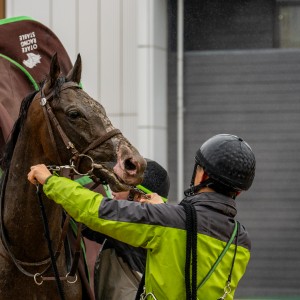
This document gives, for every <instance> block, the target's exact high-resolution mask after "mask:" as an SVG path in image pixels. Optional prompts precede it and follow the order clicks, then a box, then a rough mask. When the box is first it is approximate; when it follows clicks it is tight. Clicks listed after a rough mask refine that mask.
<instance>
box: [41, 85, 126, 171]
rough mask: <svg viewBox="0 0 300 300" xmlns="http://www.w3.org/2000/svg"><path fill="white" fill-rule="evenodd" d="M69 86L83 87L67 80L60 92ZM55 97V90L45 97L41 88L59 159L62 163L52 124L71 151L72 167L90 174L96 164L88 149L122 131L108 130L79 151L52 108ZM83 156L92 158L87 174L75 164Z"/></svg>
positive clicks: (43, 105)
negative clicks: (51, 101)
mask: <svg viewBox="0 0 300 300" xmlns="http://www.w3.org/2000/svg"><path fill="white" fill-rule="evenodd" d="M69 88H73V89H81V87H80V86H79V85H78V84H77V83H75V82H65V83H64V84H63V85H62V86H61V88H60V92H61V91H63V90H66V89H69ZM53 97H54V91H51V92H50V93H49V94H48V95H47V96H46V97H45V95H44V89H43V88H41V98H40V105H41V106H42V108H43V112H44V115H45V119H46V122H47V127H48V132H49V135H50V139H51V142H52V144H53V147H54V149H55V152H56V156H57V158H58V160H59V164H60V165H62V162H61V158H60V155H59V153H58V150H57V145H56V142H55V139H54V135H53V130H52V126H51V124H52V125H53V126H54V127H55V128H56V129H57V131H58V133H59V135H60V137H61V139H62V141H63V142H64V144H65V146H66V148H67V149H68V150H70V151H71V154H72V157H71V160H70V165H71V166H70V167H71V168H72V169H73V170H74V171H75V172H76V173H77V174H78V175H90V174H91V173H92V172H93V170H94V165H95V164H94V161H93V159H92V158H91V157H90V156H88V155H86V153H87V152H88V151H90V150H92V149H95V148H96V147H98V146H100V145H101V144H103V143H105V142H106V141H107V140H109V139H111V138H112V137H114V136H116V135H118V134H121V131H120V130H119V129H113V130H111V131H108V132H106V133H105V134H104V135H103V136H101V137H99V138H98V139H96V140H95V141H93V142H92V143H91V144H90V145H89V146H88V147H87V148H86V149H85V150H84V151H82V153H79V151H78V150H77V149H76V148H75V146H74V144H73V143H72V142H71V140H70V139H69V138H68V136H67V135H66V133H65V132H64V130H63V129H62V127H61V126H60V124H59V122H58V120H57V118H56V116H55V114H54V113H53V110H52V108H51V106H50V104H49V100H51V99H52V98H53ZM82 157H87V158H89V159H90V160H91V169H90V170H89V171H88V172H87V173H85V174H82V173H80V172H79V171H78V170H77V169H76V167H75V165H74V162H76V163H77V166H78V165H79V160H80V158H82Z"/></svg>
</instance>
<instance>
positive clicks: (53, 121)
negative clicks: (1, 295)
mask: <svg viewBox="0 0 300 300" xmlns="http://www.w3.org/2000/svg"><path fill="white" fill-rule="evenodd" d="M69 88H73V89H79V88H81V87H80V86H79V85H78V84H77V83H75V82H65V83H63V84H62V86H61V88H60V92H61V91H63V90H66V89H69ZM53 97H54V91H51V92H50V93H49V94H48V95H47V96H46V97H45V95H44V90H43V87H42V88H41V89H40V105H41V106H42V109H43V112H44V116H45V120H46V123H47V128H48V132H49V136H50V140H51V143H52V145H53V149H54V151H55V152H56V156H57V159H58V161H59V166H48V168H49V169H50V170H51V171H53V170H56V171H60V170H61V169H62V168H70V169H72V170H73V171H74V172H75V173H76V174H78V175H91V174H92V172H93V170H94V168H99V166H101V165H98V164H95V163H94V161H93V158H92V157H91V156H89V155H87V153H88V151H90V150H93V149H94V148H96V147H98V146H100V145H101V144H103V143H105V142H106V141H107V140H109V139H111V138H112V137H114V136H116V135H118V134H121V132H120V130H118V129H113V130H111V131H108V132H106V133H105V134H104V135H103V136H101V137H99V138H98V139H96V140H95V141H93V142H92V143H91V144H90V145H89V146H88V147H87V148H86V149H84V150H83V151H82V153H80V152H79V151H78V150H77V149H76V148H75V145H74V144H73V143H72V142H71V140H70V139H69V138H68V136H67V135H66V133H65V132H64V130H63V129H62V127H61V125H60V124H59V122H58V120H57V118H56V116H55V114H54V113H53V110H52V107H51V106H50V104H49V101H50V100H51V99H52V98H53ZM53 127H54V128H55V129H56V130H57V132H58V133H59V135H60V137H61V139H62V141H63V143H64V145H65V147H66V149H67V150H69V151H70V152H71V159H70V165H67V166H62V161H61V157H60V155H59V152H58V148H57V145H56V142H55V139H54V134H53ZM83 157H86V158H88V159H90V161H91V169H90V170H88V171H87V172H86V173H84V174H82V173H80V172H79V171H78V169H77V167H76V166H78V165H79V160H80V158H83ZM76 164H77V165H76ZM3 176H4V179H3V181H2V188H1V195H0V235H1V239H2V242H3V245H4V247H5V249H6V251H7V253H8V254H9V257H10V258H11V259H12V261H13V262H14V264H15V265H16V267H17V268H18V269H19V271H20V272H22V273H23V274H24V275H26V276H28V277H32V278H33V279H34V282H35V283H36V284H37V285H41V284H42V283H43V281H48V280H56V281H57V279H59V280H66V281H67V282H68V283H75V282H76V281H77V276H76V270H77V265H78V262H79V257H80V242H81V235H80V234H79V231H81V224H80V223H79V224H78V230H77V238H76V246H75V254H74V256H75V257H74V259H73V263H72V266H71V270H70V271H69V272H68V273H67V274H66V275H65V276H60V277H59V278H57V277H56V276H54V277H52V276H49V277H46V276H43V275H44V274H45V273H46V272H47V271H48V270H49V268H50V267H51V262H52V265H53V261H52V259H51V257H49V258H48V259H45V260H43V261H40V262H36V263H29V262H23V261H20V260H18V259H17V258H16V257H15V256H14V254H13V253H12V252H11V250H10V246H9V243H8V240H7V237H6V234H5V232H4V226H3V212H2V211H3V207H2V206H3V202H4V201H3V198H4V187H5V186H6V182H7V177H8V171H6V172H5V173H4V174H3ZM38 192H39V191H38V188H37V194H38ZM38 196H39V195H38ZM40 205H41V202H40ZM41 209H42V208H41ZM69 221H70V216H68V215H67V216H66V218H65V222H64V224H63V227H62V233H61V236H60V240H59V243H58V247H57V250H56V252H55V254H54V257H55V260H56V259H57V258H58V257H59V255H60V253H61V249H62V245H63V242H64V240H65V238H66V236H67V231H68V227H69ZM23 266H25V267H26V266H27V267H41V266H45V269H44V270H43V271H42V272H39V273H34V274H33V273H30V272H28V271H26V270H25V269H24V267H23ZM62 298H63V297H62Z"/></svg>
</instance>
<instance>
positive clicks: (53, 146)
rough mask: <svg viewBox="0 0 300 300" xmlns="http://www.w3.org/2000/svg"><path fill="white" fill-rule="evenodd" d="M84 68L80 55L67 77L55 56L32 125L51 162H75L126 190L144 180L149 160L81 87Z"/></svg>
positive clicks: (32, 108)
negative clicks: (145, 158)
mask: <svg viewBox="0 0 300 300" xmlns="http://www.w3.org/2000/svg"><path fill="white" fill-rule="evenodd" d="M81 70H82V64H81V57H80V55H78V56H77V60H76V62H75V64H74V67H73V68H72V69H71V70H70V72H69V73H68V74H67V76H65V77H64V76H62V75H61V72H60V66H59V62H58V59H57V55H56V54H55V55H54V56H53V58H52V61H51V66H50V72H49V74H48V76H47V78H46V80H45V82H44V83H43V85H42V87H41V90H40V92H38V93H37V94H36V95H35V97H34V100H33V101H32V104H31V105H30V107H29V110H28V116H27V125H28V128H29V129H28V130H31V131H32V133H33V132H35V135H36V140H39V141H40V145H39V146H38V147H41V148H42V149H43V152H44V155H45V160H46V161H48V163H49V164H53V165H59V164H70V161H71V162H72V163H74V165H75V166H76V167H75V170H76V171H77V173H79V174H89V175H93V176H94V178H95V177H97V178H100V179H101V180H102V181H105V182H107V183H109V185H110V186H111V188H112V189H113V190H115V191H121V190H126V189H128V186H132V185H137V184H139V183H140V182H141V181H142V179H143V173H144V170H145V167H146V162H145V160H144V158H143V157H142V156H141V155H140V154H139V152H138V151H137V150H136V148H135V147H133V146H132V145H131V143H130V142H129V141H128V140H127V139H126V138H125V137H124V136H123V135H122V133H121V132H120V131H119V130H118V129H116V128H115V127H114V126H113V125H112V123H111V121H110V120H109V118H108V117H107V115H106V112H105V109H104V107H103V106H102V105H101V104H100V103H99V102H97V101H96V100H94V99H92V98H91V97H90V96H89V95H88V94H87V93H86V92H85V91H84V90H83V89H82V88H81V85H80V80H81ZM32 118H34V119H35V120H34V121H33V120H32ZM45 118H46V120H47V122H45V121H43V119H45ZM37 119H40V122H38V123H37ZM36 124H42V125H41V128H36ZM39 162H41V161H39ZM92 173H93V174H92Z"/></svg>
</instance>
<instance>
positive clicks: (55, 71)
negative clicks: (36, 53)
mask: <svg viewBox="0 0 300 300" xmlns="http://www.w3.org/2000/svg"><path fill="white" fill-rule="evenodd" d="M59 74H60V65H59V63H58V59H57V53H55V54H54V55H53V56H52V59H51V63H50V73H49V75H48V77H47V79H46V81H45V85H44V93H45V94H48V91H50V90H51V89H52V88H53V86H54V85H55V82H56V80H57V78H58V77H59Z"/></svg>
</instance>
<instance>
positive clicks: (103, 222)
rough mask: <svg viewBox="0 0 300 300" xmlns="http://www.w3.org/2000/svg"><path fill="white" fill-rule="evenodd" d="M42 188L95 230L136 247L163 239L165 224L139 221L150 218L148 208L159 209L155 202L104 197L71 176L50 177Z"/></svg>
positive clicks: (145, 246)
mask: <svg viewBox="0 0 300 300" xmlns="http://www.w3.org/2000/svg"><path fill="white" fill-rule="evenodd" d="M43 190H44V193H45V194H46V196H47V197H49V198H50V199H52V200H54V201H55V202H56V203H57V204H60V205H62V206H63V208H64V209H65V210H66V212H67V213H68V214H69V215H70V216H72V217H73V218H74V219H75V220H76V221H77V222H80V223H83V224H85V225H87V226H88V227H89V228H90V229H92V230H94V231H97V232H100V233H103V234H106V235H108V236H110V237H112V238H115V239H117V240H119V241H121V242H125V243H127V244H129V245H132V246H135V247H143V248H150V249H153V248H156V247H157V244H158V243H159V241H160V238H159V236H160V235H159V234H157V233H158V232H157V231H161V230H162V229H163V227H161V226H159V227H158V226H153V225H152V224H149V222H147V221H146V223H143V222H140V221H141V219H144V220H148V215H149V212H148V209H149V208H150V209H152V210H153V209H155V208H158V207H157V206H156V205H149V206H148V207H146V206H145V205H140V204H138V203H135V202H132V201H119V200H112V199H108V198H104V197H103V196H102V195H101V194H98V193H95V192H93V191H90V190H88V189H86V188H84V187H82V186H81V185H80V184H78V183H76V182H74V181H72V180H70V179H68V178H64V177H58V176H51V177H49V179H48V180H47V181H46V183H45V184H44V186H43ZM102 202H103V203H102ZM102 204H104V205H102ZM157 205H159V204H157ZM162 205H163V206H165V205H166V204H162ZM133 215H134V216H135V218H133ZM150 215H151V214H150ZM127 216H128V217H127Z"/></svg>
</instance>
